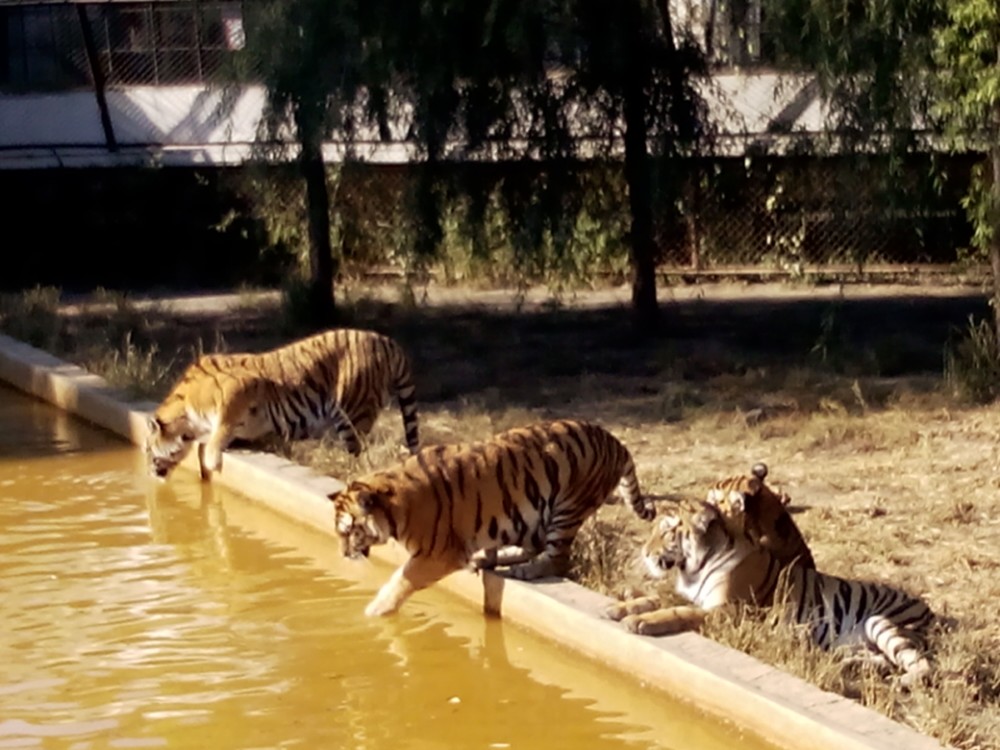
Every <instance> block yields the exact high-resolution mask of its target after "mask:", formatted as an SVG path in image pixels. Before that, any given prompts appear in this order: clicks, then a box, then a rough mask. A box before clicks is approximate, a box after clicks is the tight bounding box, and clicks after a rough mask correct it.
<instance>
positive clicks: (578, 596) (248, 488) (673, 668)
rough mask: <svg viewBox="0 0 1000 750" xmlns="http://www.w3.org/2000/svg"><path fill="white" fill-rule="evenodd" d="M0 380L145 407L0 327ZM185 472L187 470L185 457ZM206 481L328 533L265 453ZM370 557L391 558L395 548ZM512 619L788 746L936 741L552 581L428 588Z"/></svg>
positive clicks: (284, 470)
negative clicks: (623, 621) (638, 630)
mask: <svg viewBox="0 0 1000 750" xmlns="http://www.w3.org/2000/svg"><path fill="white" fill-rule="evenodd" d="M0 381H6V382H7V383H9V384H11V385H13V386H15V387H16V388H18V389H20V390H22V391H25V392H27V393H29V394H31V395H34V396H36V397H38V398H40V399H42V400H44V401H48V402H49V403H51V404H54V405H55V406H58V407H59V408H61V409H64V410H65V411H68V412H70V413H72V414H75V415H77V416H79V417H82V418H83V419H85V420H87V421H89V422H92V423H93V424H96V425H99V426H101V427H104V428H105V429H108V430H110V431H112V432H114V433H116V434H118V435H120V436H122V437H124V438H125V439H127V440H129V441H131V442H132V443H134V444H141V442H142V440H143V437H144V435H145V421H146V417H147V415H148V412H149V410H151V409H152V408H153V406H154V405H153V404H150V403H125V402H124V401H123V399H122V398H121V396H120V394H117V393H116V392H115V391H114V390H113V389H111V388H110V387H109V386H108V385H107V384H106V383H105V382H104V381H103V380H102V379H101V378H99V377H97V376H94V375H91V374H89V373H87V372H86V371H85V370H83V369H82V368H80V367H77V366H75V365H71V364H68V363H66V362H63V361H61V360H59V359H56V358H55V357H53V356H51V355H50V354H47V353H46V352H43V351H41V350H39V349H35V348H34V347H31V346H28V345H27V344H24V343H22V342H19V341H16V340H15V339H12V338H10V337H8V336H4V335H0ZM184 466H185V468H187V469H189V470H191V471H197V458H196V457H195V456H194V455H192V456H189V458H188V460H187V461H186V462H185V464H184ZM213 481H215V482H217V483H219V484H221V485H223V486H225V487H227V488H230V489H232V490H235V491H237V492H239V493H241V494H243V495H245V496H247V497H248V498H250V499H252V500H254V501H256V502H260V503H262V504H264V505H267V506H268V507H271V508H273V509H275V510H277V511H279V512H280V513H283V514H284V515H286V516H289V517H291V518H293V519H295V520H297V521H298V522H300V523H304V524H306V525H308V526H311V527H314V528H316V529H319V530H321V531H324V532H326V533H328V534H331V535H332V534H333V533H334V532H333V524H332V520H333V519H332V514H331V513H330V512H329V502H328V500H327V495H328V494H329V493H331V492H333V491H335V490H337V489H339V488H340V487H342V486H343V485H342V483H340V482H339V481H337V480H336V479H333V478H331V477H323V476H319V475H317V474H315V473H313V472H312V471H310V470H308V469H306V468H305V467H302V466H298V465H296V464H293V463H291V462H289V461H287V460H285V459H282V458H278V457H277V456H273V455H268V454H262V453H250V452H243V451H240V452H232V453H227V454H225V457H224V459H223V467H222V471H221V472H219V473H218V474H217V475H216V476H215V478H214V479H213ZM372 555H373V556H374V557H377V558H378V559H380V560H382V561H385V562H387V563H390V564H393V565H396V564H398V563H399V562H401V561H402V560H403V559H404V558H405V553H404V552H403V551H402V550H401V549H400V548H398V547H396V546H395V545H387V546H385V547H380V548H373V550H372ZM438 586H442V587H444V588H446V589H448V590H450V591H452V592H454V593H456V594H458V595H460V596H462V597H464V598H465V599H468V600H469V601H471V602H473V603H474V604H478V603H480V602H483V603H484V606H487V605H488V606H489V607H494V606H496V607H502V612H503V616H504V618H505V619H507V620H509V621H511V622H512V623H514V624H516V625H518V626H521V627H524V628H527V629H528V630H531V631H534V632H536V633H538V634H540V635H542V636H544V637H547V638H551V639H553V640H556V641H558V642H559V643H561V644H563V645H564V646H566V647H568V648H571V649H573V650H575V651H577V652H579V653H581V654H584V655H586V656H587V657H589V658H592V659H595V660H597V661H600V662H602V663H604V664H607V665H609V666H611V667H612V668H614V669H616V670H618V671H620V672H624V673H625V674H629V675H632V676H633V677H634V678H635V679H637V680H639V681H640V682H642V683H644V684H648V685H649V686H651V687H654V688H657V689H661V690H664V691H666V692H668V693H670V694H671V695H673V696H674V697H677V698H679V699H681V700H684V701H687V702H689V703H691V704H693V705H695V706H697V707H698V708H699V709H700V710H702V711H704V712H706V713H708V714H709V715H714V716H718V717H721V718H723V719H725V720H728V721H730V722H733V723H735V724H737V725H738V726H741V727H743V728H745V729H746V731H748V732H749V733H752V734H755V735H758V736H759V737H761V738H762V739H763V740H764V741H765V742H769V743H772V744H774V745H777V746H778V747H784V748H794V749H795V750H811V749H815V750H899V749H900V748H906V750H932V749H938V748H941V747H943V746H942V745H941V744H939V743H938V742H937V741H936V740H934V739H932V738H930V737H927V736H925V735H922V734H920V733H918V732H916V731H915V730H913V729H910V728H909V727H906V726H904V725H902V724H899V723H897V722H894V721H892V720H890V719H888V718H887V717H885V716H883V715H882V714H880V713H877V712H875V711H873V710H871V709H867V708H864V707H862V706H861V705H859V704H858V703H855V702H854V701H851V700H848V699H846V698H844V697H842V696H839V695H835V694H833V693H828V692H825V691H822V690H820V689H819V688H817V687H816V686H814V685H812V684H810V683H807V682H805V681H804V680H801V679H799V678H797V677H793V676H792V675H789V674H787V673H785V672H782V671H781V670H778V669H775V668H774V667H770V666H768V665H766V664H763V663H762V662H760V661H757V660H756V659H754V658H752V657H750V656H748V655H746V654H744V653H742V652H740V651H736V650H733V649H730V648H727V647H724V646H721V645H719V644H718V643H715V642H714V641H710V640H708V639H706V638H703V637H701V636H699V635H696V634H693V633H685V634H682V635H677V636H671V637H669V638H659V639H652V638H643V637H639V636H634V635H631V634H629V633H626V632H625V631H624V630H622V629H621V627H620V626H619V625H617V624H616V623H612V622H609V621H607V620H604V619H602V618H601V617H600V614H599V612H600V610H601V608H602V607H603V606H604V605H605V604H607V603H608V601H609V600H608V598H607V597H604V596H602V595H600V594H597V593H595V592H593V591H590V590H588V589H585V588H583V587H582V586H579V585H577V584H575V583H572V582H569V581H563V580H557V581H546V582H536V583H533V584H527V583H523V582H520V581H511V580H507V579H504V578H500V577H499V576H495V575H492V574H487V575H485V576H483V577H482V578H480V577H479V576H476V575H474V574H472V573H467V572H461V573H456V574H453V575H452V576H449V577H448V578H447V579H445V580H444V581H442V582H441V583H439V584H438Z"/></svg>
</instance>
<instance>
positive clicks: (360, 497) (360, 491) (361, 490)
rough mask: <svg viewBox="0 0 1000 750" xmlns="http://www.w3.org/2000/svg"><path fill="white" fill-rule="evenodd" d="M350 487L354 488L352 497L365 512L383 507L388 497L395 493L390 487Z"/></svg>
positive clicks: (386, 503)
mask: <svg viewBox="0 0 1000 750" xmlns="http://www.w3.org/2000/svg"><path fill="white" fill-rule="evenodd" d="M351 489H352V490H354V493H355V494H354V498H355V500H357V503H358V505H359V506H360V507H361V510H362V511H364V512H365V513H371V512H372V511H373V510H375V509H376V508H384V507H385V506H386V505H388V503H389V499H390V498H391V497H393V495H395V494H396V491H395V490H394V489H393V488H392V487H384V488H379V489H375V488H374V487H367V486H365V487H358V488H357V489H355V488H353V487H352V488H351Z"/></svg>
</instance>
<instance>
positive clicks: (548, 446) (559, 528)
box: [330, 420, 655, 615]
mask: <svg viewBox="0 0 1000 750" xmlns="http://www.w3.org/2000/svg"><path fill="white" fill-rule="evenodd" d="M616 488H618V489H619V491H620V493H621V494H622V495H623V496H624V499H625V500H626V501H628V502H629V503H630V504H631V506H632V508H633V510H634V511H635V513H636V514H637V515H638V516H639V517H640V518H642V519H644V520H647V521H648V520H652V518H653V517H654V515H655V510H654V509H653V506H652V504H651V503H650V502H649V501H647V500H645V499H644V498H643V497H642V495H641V494H640V491H639V483H638V481H637V479H636V475H635V465H634V464H633V462H632V456H631V454H630V453H629V452H628V449H626V448H625V446H624V445H622V444H621V442H619V441H618V439H617V438H615V436H614V435H612V434H611V433H610V432H608V431H607V430H605V429H604V428H602V427H599V426H597V425H596V424H592V423H589V422H581V421H574V420H559V421H554V422H541V423H537V424H532V425H529V426H526V427H518V428H515V429H512V430H508V431H506V432H502V433H500V434H498V435H495V436H494V437H493V438H491V439H489V440H486V441H483V442H479V443H472V444H464V445H442V446H435V447H428V448H424V449H422V450H421V451H419V452H418V453H417V454H416V455H414V456H411V457H409V458H408V459H406V461H404V462H403V463H402V464H400V465H399V466H396V467H394V468H390V469H386V470H383V471H379V472H375V473H373V474H369V475H368V476H365V477H362V478H360V479H356V480H354V481H353V482H351V483H350V484H349V485H348V486H347V488H346V489H344V490H343V491H341V492H337V493H334V494H332V495H330V500H331V501H332V502H333V511H334V520H335V524H336V529H337V533H338V534H339V535H340V538H341V545H342V548H343V551H344V554H345V555H346V556H347V557H359V556H367V555H368V552H369V549H370V548H371V546H372V545H375V544H383V543H385V542H387V541H388V540H389V539H390V538H393V539H396V540H397V541H399V542H400V543H401V544H402V545H403V547H405V548H406V550H407V551H408V552H409V553H410V558H409V559H408V560H407V561H406V563H404V564H403V565H402V567H400V568H399V569H398V570H396V572H395V573H393V575H392V577H391V578H390V579H389V581H388V582H387V583H386V584H385V585H384V586H382V588H381V590H380V591H379V592H378V594H377V595H376V597H375V598H374V599H373V600H372V601H371V603H369V605H368V606H367V607H366V609H365V614H367V615H386V614H390V613H392V612H395V611H396V610H398V609H399V607H400V606H401V605H402V604H403V602H405V601H406V599H407V598H409V597H410V596H411V595H412V594H413V593H414V592H415V591H418V590H420V589H422V588H426V587H427V586H430V585H431V584H433V583H435V582H436V581H438V580H440V579H441V578H443V577H445V576H446V575H448V574H449V573H452V572H454V571H456V570H459V569H461V568H464V567H466V566H468V565H469V564H470V563H472V564H477V565H478V566H479V567H493V566H495V565H501V566H506V567H507V571H506V572H507V574H508V575H510V576H511V577H513V578H519V579H522V580H528V579H534V578H539V577H543V576H552V575H563V574H564V573H566V571H567V570H568V568H569V561H570V557H569V553H570V546H571V544H572V543H573V539H574V538H575V537H576V534H577V532H578V531H579V529H580V526H581V525H582V524H583V522H584V521H585V520H586V519H587V518H589V517H590V516H591V515H593V514H594V513H595V512H596V511H597V509H598V508H599V507H600V506H601V505H602V504H603V503H605V502H608V501H610V499H611V497H612V494H613V493H614V491H615V490H616ZM511 548H517V549H511Z"/></svg>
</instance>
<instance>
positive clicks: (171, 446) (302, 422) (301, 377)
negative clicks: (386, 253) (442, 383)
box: [145, 329, 420, 479]
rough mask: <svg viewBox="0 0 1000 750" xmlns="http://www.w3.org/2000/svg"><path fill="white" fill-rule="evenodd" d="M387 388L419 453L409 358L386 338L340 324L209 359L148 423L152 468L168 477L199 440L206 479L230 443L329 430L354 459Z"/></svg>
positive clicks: (218, 465)
mask: <svg viewBox="0 0 1000 750" xmlns="http://www.w3.org/2000/svg"><path fill="white" fill-rule="evenodd" d="M390 393H395V395H396V398H397V400H398V402H399V408H400V411H401V412H402V415H403V429H404V431H405V434H406V444H407V447H408V448H409V451H410V453H415V452H416V451H417V450H418V449H419V447H420V440H419V434H418V419H417V407H416V401H415V389H414V386H413V381H412V377H411V373H410V364H409V360H408V359H407V357H406V354H405V353H404V351H403V349H402V347H401V346H400V345H399V344H398V343H396V342H395V341H394V340H393V339H391V338H389V337H388V336H383V335H382V334H379V333H375V332H374V331H363V330H352V329H337V330H331V331H326V332H324V333H319V334H316V335H314V336H310V337H308V338H305V339H301V340H299V341H295V342H293V343H291V344H288V345H287V346H283V347H281V348H279V349H274V350H272V351H267V352H262V353H259V354H208V355H204V356H202V357H199V358H198V359H197V360H196V361H195V362H193V363H192V364H191V365H190V366H189V367H188V368H187V370H186V371H185V372H184V373H183V375H182V376H181V377H180V379H179V380H178V381H177V383H176V384H175V385H174V387H173V388H172V389H171V391H170V392H169V393H168V394H167V396H166V397H165V398H164V399H163V401H162V402H161V403H160V405H159V406H158V407H157V408H156V410H155V411H154V413H153V414H152V415H151V416H150V417H149V419H148V422H147V425H148V427H147V436H146V440H145V452H146V456H147V460H148V462H149V467H150V471H151V473H152V474H153V475H154V476H156V477H159V478H161V479H162V478H165V477H166V476H167V475H168V474H169V473H170V472H171V471H172V470H173V469H174V467H175V466H176V465H177V464H178V463H180V462H181V461H182V460H183V459H184V457H185V456H187V454H188V453H189V452H190V451H191V448H192V446H193V445H195V443H197V444H198V458H199V464H200V470H201V477H202V479H208V478H209V477H210V476H211V474H212V472H216V471H218V470H219V469H220V468H221V466H222V452H223V451H224V450H225V449H226V448H227V447H228V446H229V444H230V443H231V442H232V441H233V440H236V439H241V440H249V441H254V440H260V439H261V438H264V437H268V436H271V435H277V436H279V437H280V438H282V439H283V440H286V441H287V440H301V439H304V438H307V437H319V436H321V435H322V434H323V432H325V431H326V430H327V429H328V428H330V427H332V428H334V429H335V430H336V432H337V435H338V437H339V438H340V439H341V440H342V441H343V442H344V444H345V446H346V448H347V450H348V452H349V453H350V454H351V455H353V456H357V455H360V453H361V449H362V438H363V437H364V436H366V435H367V434H368V433H369V432H370V431H371V429H372V426H373V425H374V423H375V419H376V417H377V416H378V413H379V411H380V410H381V409H382V408H383V407H384V406H385V404H386V403H387V401H388V398H389V395H390Z"/></svg>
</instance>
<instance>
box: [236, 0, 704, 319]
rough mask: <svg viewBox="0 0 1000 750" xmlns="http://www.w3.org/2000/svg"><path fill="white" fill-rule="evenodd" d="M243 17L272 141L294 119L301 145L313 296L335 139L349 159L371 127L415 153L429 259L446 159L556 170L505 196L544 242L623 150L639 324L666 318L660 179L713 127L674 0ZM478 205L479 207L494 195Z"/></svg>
mask: <svg viewBox="0 0 1000 750" xmlns="http://www.w3.org/2000/svg"><path fill="white" fill-rule="evenodd" d="M247 14H248V21H247V27H248V35H247V48H246V58H247V61H248V63H249V67H250V68H251V69H252V70H253V72H254V74H255V75H257V76H258V77H259V79H260V80H261V81H262V82H263V83H264V85H265V87H266V89H267V100H268V111H267V115H268V116H267V117H266V118H265V121H264V125H265V127H264V131H263V135H264V137H265V139H267V140H274V139H276V138H280V136H281V135H283V134H286V133H287V132H288V130H289V124H290V123H291V124H292V125H294V127H293V128H291V129H292V130H293V131H294V135H295V139H296V141H297V142H298V144H299V147H300V155H299V159H300V163H301V164H302V168H303V176H304V178H305V180H306V184H307V193H308V196H309V201H308V206H309V222H310V229H309V240H310V259H311V271H312V272H311V286H312V288H313V292H314V295H315V297H316V300H317V303H318V302H319V297H320V296H321V295H322V291H323V290H324V289H326V288H330V289H332V273H333V271H334V268H333V265H332V261H331V263H330V264H327V259H328V258H329V257H331V253H330V248H329V226H328V223H325V222H324V218H323V215H324V213H325V212H328V210H329V196H328V195H327V192H326V183H325V179H324V172H323V170H322V166H321V155H322V150H321V146H322V143H323V141H324V140H325V139H328V138H331V137H333V138H336V139H337V140H339V141H342V142H344V143H346V144H347V146H348V153H350V146H351V144H352V143H353V142H354V140H355V138H356V136H357V134H358V133H360V132H365V133H366V134H367V137H370V134H371V133H372V132H374V133H376V134H377V137H378V138H380V139H382V140H389V139H393V140H397V141H399V140H403V141H407V142H409V143H410V144H411V145H413V146H415V147H416V149H417V150H418V152H419V153H420V154H421V156H422V161H423V167H422V169H421V175H422V177H423V179H422V181H421V183H422V189H421V190H420V192H419V195H418V196H417V200H416V201H414V203H413V207H415V213H414V216H413V218H414V222H415V224H416V225H417V226H418V227H419V229H420V231H418V232H416V233H415V237H416V248H415V250H416V252H417V253H418V255H420V254H427V253H429V252H433V250H434V248H435V245H436V243H437V241H438V239H439V238H440V229H439V217H438V216H437V215H436V212H437V211H438V210H439V208H440V206H439V202H438V200H437V197H438V196H440V194H441V190H442V186H441V182H442V180H443V177H442V176H443V175H445V174H446V173H447V172H448V170H445V169H442V165H443V163H444V162H446V161H448V160H462V161H467V162H476V161H483V160H486V161H490V160H494V159H498V158H499V159H503V160H505V161H506V162H507V163H517V162H523V163H524V164H530V165H533V166H534V167H537V166H538V165H540V164H541V165H544V172H545V174H544V176H541V177H537V178H535V179H532V180H526V181H521V182H520V183H519V182H518V181H517V180H514V179H512V180H510V181H509V184H507V185H506V186H505V191H504V194H505V200H506V201H507V203H508V208H509V209H510V210H509V211H508V214H509V216H510V219H511V220H512V222H513V223H515V224H521V225H522V229H524V230H525V231H523V232H520V233H519V236H523V237H524V238H526V239H528V238H530V239H531V240H532V241H534V242H535V243H536V245H537V242H538V241H539V238H540V232H544V231H549V232H550V236H553V237H557V238H558V237H562V236H563V235H564V234H565V233H564V232H562V231H560V229H559V222H560V221H561V220H565V216H567V215H568V214H569V213H570V212H569V210H568V209H570V208H571V206H569V205H568V203H567V202H569V201H572V200H573V190H572V189H571V187H572V186H573V183H574V180H575V179H576V176H577V167H578V165H579V163H580V161H581V159H595V158H598V159H599V158H604V159H620V158H622V154H621V151H620V149H621V148H622V146H623V147H624V154H623V157H624V174H625V178H626V182H627V185H628V205H629V210H630V213H631V230H630V232H629V238H628V239H629V244H630V247H631V260H632V268H633V303H634V308H635V311H636V320H637V322H638V324H639V327H640V329H641V330H643V331H650V330H652V329H653V328H654V327H655V325H656V318H657V301H656V283H655V260H656V243H655V238H654V222H653V216H654V202H655V200H656V195H657V193H658V191H659V190H661V189H662V188H664V187H669V186H670V183H671V182H673V181H676V174H670V173H669V171H667V172H666V178H667V179H665V180H661V181H657V180H656V179H655V175H656V172H655V170H654V167H655V166H656V165H657V164H667V165H669V164H672V163H676V158H677V157H678V156H679V155H680V154H682V152H683V151H684V150H685V149H690V148H691V147H692V144H694V143H695V141H696V139H697V138H698V136H699V134H700V133H701V132H702V130H701V108H700V100H699V98H698V96H697V94H696V92H695V88H694V86H693V83H692V77H693V76H694V75H697V74H698V72H699V71H700V70H701V69H702V64H701V56H700V53H699V51H698V50H697V48H696V47H695V46H694V45H693V44H682V45H681V47H680V48H678V47H677V45H676V44H675V40H674V34H673V32H672V28H671V23H670V16H669V8H668V4H667V2H666V0H659V4H658V5H657V4H656V3H654V2H653V0H621V1H620V2H616V3H606V2H603V1H602V0H493V1H492V2H490V3H472V2H468V1H467V0H425V2H421V3H404V4H402V5H400V4H398V3H396V2H389V1H388V0H368V1H367V2H356V1H354V2H340V3H332V4H331V3H328V2H326V1H325V0H263V1H262V2H259V3H250V4H248V5H247ZM672 160H673V161H672ZM527 172H528V170H525V173H527ZM535 172H536V173H537V170H535ZM486 186H487V185H486V183H485V182H484V181H480V184H479V190H480V191H482V190H484V189H485V188H486ZM465 189H467V190H469V191H471V192H475V191H474V190H473V189H472V186H470V185H468V184H467V185H465ZM471 198H472V204H473V207H474V208H476V207H478V209H479V210H481V209H482V207H483V205H484V203H485V199H484V197H483V195H482V194H480V195H471ZM401 208H403V207H401ZM476 216H477V213H476V211H475V210H474V211H473V212H472V213H471V215H470V217H471V219H472V223H473V224H474V223H475V219H476ZM327 222H328V220H327ZM529 224H530V226H529ZM471 231H472V232H475V231H476V228H475V227H474V226H473V227H471ZM328 296H329V295H328Z"/></svg>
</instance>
